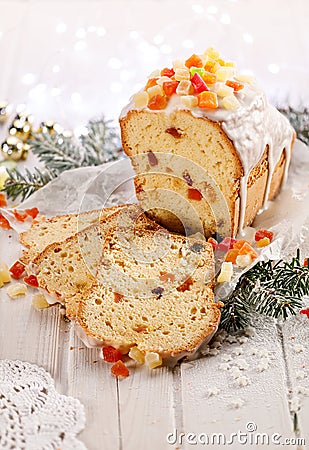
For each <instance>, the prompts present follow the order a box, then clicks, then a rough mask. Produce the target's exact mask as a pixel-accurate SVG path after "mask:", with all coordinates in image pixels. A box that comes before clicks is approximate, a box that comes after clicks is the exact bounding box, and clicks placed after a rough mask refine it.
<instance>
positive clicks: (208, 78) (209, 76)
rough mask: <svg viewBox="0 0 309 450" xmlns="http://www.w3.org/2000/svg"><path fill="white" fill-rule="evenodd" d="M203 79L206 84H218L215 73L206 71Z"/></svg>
mask: <svg viewBox="0 0 309 450" xmlns="http://www.w3.org/2000/svg"><path fill="white" fill-rule="evenodd" d="M202 78H203V80H204V81H205V83H206V84H215V83H216V82H217V75H216V74H215V73H211V72H206V71H205V72H204V73H203V75H202Z"/></svg>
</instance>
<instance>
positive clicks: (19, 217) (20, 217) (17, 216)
mask: <svg viewBox="0 0 309 450" xmlns="http://www.w3.org/2000/svg"><path fill="white" fill-rule="evenodd" d="M13 213H14V216H15V219H16V220H18V222H25V220H26V219H27V216H28V215H27V213H23V212H18V211H16V209H14V211H13Z"/></svg>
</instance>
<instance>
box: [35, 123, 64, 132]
mask: <svg viewBox="0 0 309 450" xmlns="http://www.w3.org/2000/svg"><path fill="white" fill-rule="evenodd" d="M62 131H63V128H62V127H61V126H60V125H59V124H58V123H56V122H54V121H53V120H45V121H44V122H41V123H40V128H39V129H38V131H37V132H38V133H49V134H54V133H61V132H62Z"/></svg>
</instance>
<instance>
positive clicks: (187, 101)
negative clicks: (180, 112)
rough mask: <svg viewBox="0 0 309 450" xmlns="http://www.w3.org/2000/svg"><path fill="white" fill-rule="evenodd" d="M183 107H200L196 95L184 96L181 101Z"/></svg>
mask: <svg viewBox="0 0 309 450" xmlns="http://www.w3.org/2000/svg"><path fill="white" fill-rule="evenodd" d="M180 101H181V103H182V104H183V106H185V107H186V108H190V109H192V108H195V107H196V106H197V105H198V99H197V97H195V96H194V95H183V96H182V97H181V99H180Z"/></svg>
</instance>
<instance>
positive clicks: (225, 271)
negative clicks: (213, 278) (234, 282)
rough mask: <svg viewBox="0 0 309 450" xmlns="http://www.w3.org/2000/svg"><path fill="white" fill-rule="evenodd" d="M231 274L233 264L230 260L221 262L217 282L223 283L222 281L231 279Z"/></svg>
mask: <svg viewBox="0 0 309 450" xmlns="http://www.w3.org/2000/svg"><path fill="white" fill-rule="evenodd" d="M232 276H233V264H232V263H231V262H224V263H222V266H221V271H220V274H219V276H218V278H217V282H218V283H223V282H224V281H231V279H232Z"/></svg>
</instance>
